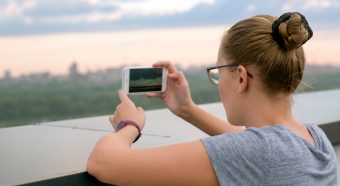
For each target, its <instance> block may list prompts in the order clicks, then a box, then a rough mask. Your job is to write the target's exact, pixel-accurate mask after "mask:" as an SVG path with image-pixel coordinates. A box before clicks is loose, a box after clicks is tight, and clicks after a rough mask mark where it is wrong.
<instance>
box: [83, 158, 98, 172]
mask: <svg viewBox="0 0 340 186" xmlns="http://www.w3.org/2000/svg"><path fill="white" fill-rule="evenodd" d="M96 170H97V168H96V163H95V161H94V158H92V156H90V157H89V159H88V160H87V164H86V171H87V172H88V173H89V174H90V175H92V176H94V177H96V172H97V171H96Z"/></svg>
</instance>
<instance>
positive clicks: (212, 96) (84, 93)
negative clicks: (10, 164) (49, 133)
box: [0, 68, 340, 127]
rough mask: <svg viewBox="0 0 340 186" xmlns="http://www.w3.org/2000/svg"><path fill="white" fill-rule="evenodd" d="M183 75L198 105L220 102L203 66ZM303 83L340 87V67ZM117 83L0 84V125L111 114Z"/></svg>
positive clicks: (152, 105) (146, 101)
mask: <svg viewBox="0 0 340 186" xmlns="http://www.w3.org/2000/svg"><path fill="white" fill-rule="evenodd" d="M185 74H186V77H187V79H188V82H189V85H190V89H191V93H192V97H193V100H194V101H195V102H196V103H197V104H202V103H212V102H218V101H220V98H219V92H218V87H217V86H214V85H212V84H211V83H210V82H209V80H208V78H207V74H206V72H205V69H204V68H202V69H200V70H197V69H195V70H190V71H186V72H185ZM303 82H304V83H303V84H302V86H301V87H300V88H299V92H303V91H315V90H325V89H334V88H340V70H332V71H331V72H313V73H306V74H305V78H304V80H303ZM120 83H121V82H120V81H119V80H116V81H112V82H100V83H91V82H88V81H86V80H84V81H82V80H77V81H70V80H63V81H56V80H51V81H47V82H45V83H27V82H26V83H25V82H18V81H16V82H13V83H7V84H0V127H10V126H18V125H25V124H31V123H39V122H45V121H52V120H63V119H70V118H79V117H89V116H98V115H108V114H111V113H113V111H114V110H115V107H116V105H117V104H118V103H119V99H118V95H117V93H118V90H119V88H120V87H121V85H120ZM306 84H307V85H308V86H306ZM130 98H131V99H132V100H133V101H134V102H135V104H136V105H138V106H142V107H143V108H144V109H145V110H148V109H158V108H164V104H163V103H162V102H161V101H160V100H159V99H150V98H147V97H146V96H144V95H135V96H130Z"/></svg>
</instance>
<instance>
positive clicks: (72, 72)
mask: <svg viewBox="0 0 340 186" xmlns="http://www.w3.org/2000/svg"><path fill="white" fill-rule="evenodd" d="M79 76H80V73H79V70H78V64H77V62H76V61H74V62H73V63H72V64H71V66H70V68H69V77H70V78H71V79H77V78H78V77H79Z"/></svg>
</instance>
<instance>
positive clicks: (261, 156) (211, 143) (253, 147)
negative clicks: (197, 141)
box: [202, 129, 268, 185]
mask: <svg viewBox="0 0 340 186" xmlns="http://www.w3.org/2000/svg"><path fill="white" fill-rule="evenodd" d="M202 142H203V144H204V146H205V148H206V150H207V152H208V156H209V159H210V162H211V164H212V167H213V169H214V171H215V173H216V176H217V178H218V181H219V183H220V185H262V184H261V183H265V182H266V181H265V180H261V179H264V178H266V173H267V170H268V168H267V167H268V165H267V162H268V161H267V158H266V152H267V150H266V149H267V147H266V146H267V145H266V141H265V137H264V136H263V135H261V133H260V132H259V131H257V129H247V130H246V131H244V132H240V133H225V134H222V135H218V136H213V137H208V138H205V139H202Z"/></svg>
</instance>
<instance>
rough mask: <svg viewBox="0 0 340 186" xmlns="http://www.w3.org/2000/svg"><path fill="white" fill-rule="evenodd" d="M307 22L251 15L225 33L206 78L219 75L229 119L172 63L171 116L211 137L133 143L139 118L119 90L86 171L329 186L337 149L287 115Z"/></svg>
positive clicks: (104, 176)
mask: <svg viewBox="0 0 340 186" xmlns="http://www.w3.org/2000/svg"><path fill="white" fill-rule="evenodd" d="M312 34H313V33H312V30H311V29H310V28H309V25H308V23H307V21H306V19H305V18H304V16H302V15H301V14H299V13H286V14H284V15H282V16H281V17H280V18H278V19H275V17H272V16H265V15H261V16H255V17H251V18H249V19H246V20H242V21H240V22H238V23H236V24H235V25H234V26H232V27H231V28H230V30H229V31H228V32H227V33H226V34H225V35H224V37H223V39H222V42H221V45H220V49H219V54H218V60H217V64H216V66H215V67H211V68H208V69H207V70H208V74H209V79H210V80H211V82H212V83H214V84H218V87H219V92H220V97H221V100H222V102H223V106H224V108H225V110H226V114H227V118H228V121H229V122H230V123H227V122H225V121H222V120H220V119H218V118H216V117H214V116H213V115H211V114H209V113H207V112H205V111H203V110H202V109H200V108H199V107H198V106H197V105H195V103H194V102H193V101H192V99H191V96H190V90H189V86H188V83H187V81H186V79H185V77H184V75H183V73H182V72H179V71H177V70H176V69H175V67H174V66H173V65H172V64H170V63H169V62H158V63H156V64H155V65H154V66H156V67H166V68H167V69H168V70H169V75H168V89H167V91H166V92H165V93H161V94H154V93H149V94H147V95H148V96H149V97H152V98H160V99H162V100H163V101H164V103H165V104H166V106H167V107H168V108H169V109H170V110H171V111H172V112H173V113H174V114H176V115H177V116H179V117H181V118H183V119H185V120H186V121H188V122H190V123H192V124H193V125H194V126H196V127H198V128H199V129H201V130H202V131H204V132H206V133H208V134H209V135H211V136H212V137H208V138H205V139H202V140H197V141H193V142H188V143H182V144H176V145H170V146H165V147H157V148H150V149H138V150H135V149H130V147H131V144H132V143H133V142H134V141H135V140H136V139H137V138H138V137H139V134H140V130H142V129H143V127H144V122H145V114H144V111H143V109H142V108H140V107H136V106H135V105H134V103H133V102H132V101H131V100H130V99H129V98H128V97H127V96H126V95H125V93H124V92H122V91H119V97H120V100H121V103H120V105H118V106H117V108H116V112H115V114H114V116H111V117H110V121H111V123H112V126H113V127H114V128H116V127H117V125H118V127H117V128H118V129H116V133H112V134H109V135H106V136H105V137H103V138H102V139H101V140H100V141H99V142H98V143H97V145H96V147H95V149H94V150H93V152H92V154H91V156H90V157H89V160H88V164H87V170H88V172H89V173H90V174H92V175H94V176H95V177H97V178H98V179H99V180H101V181H103V182H106V183H111V184H116V185H196V186H197V185H336V184H337V176H336V156H335V153H334V150H333V147H332V145H331V144H330V142H329V141H328V139H327V137H326V136H325V134H324V133H323V132H322V130H321V129H320V128H319V127H317V126H316V125H314V124H304V123H301V122H299V121H297V120H296V119H295V118H294V116H293V115H292V94H293V92H294V91H295V89H296V88H297V86H298V85H299V83H300V81H301V79H302V75H303V70H304V65H305V57H304V53H303V49H302V45H303V44H304V43H305V42H306V41H307V40H309V39H310V38H311V37H312Z"/></svg>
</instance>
